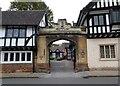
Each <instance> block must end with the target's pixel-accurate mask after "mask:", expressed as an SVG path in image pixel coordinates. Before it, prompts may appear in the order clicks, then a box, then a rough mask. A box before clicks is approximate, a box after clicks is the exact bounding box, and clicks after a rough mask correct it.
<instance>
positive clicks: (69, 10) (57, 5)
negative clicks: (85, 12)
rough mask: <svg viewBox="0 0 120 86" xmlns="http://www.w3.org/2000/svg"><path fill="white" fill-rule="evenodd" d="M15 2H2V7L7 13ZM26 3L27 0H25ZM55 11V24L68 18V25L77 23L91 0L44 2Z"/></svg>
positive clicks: (53, 0) (0, 4)
mask: <svg viewBox="0 0 120 86" xmlns="http://www.w3.org/2000/svg"><path fill="white" fill-rule="evenodd" d="M11 1H13V0H0V7H2V10H3V11H5V10H7V9H8V8H9V6H10V2H11ZM23 1H25V0H23ZM42 1H45V3H46V4H47V5H48V6H49V8H50V9H51V10H52V11H53V15H54V22H57V20H58V19H64V18H66V19H67V21H68V23H72V21H74V22H77V18H78V16H79V12H80V10H81V9H82V8H83V7H85V6H86V5H87V4H88V3H89V2H90V1H91V0H42Z"/></svg>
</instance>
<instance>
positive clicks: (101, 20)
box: [99, 16, 104, 25]
mask: <svg viewBox="0 0 120 86" xmlns="http://www.w3.org/2000/svg"><path fill="white" fill-rule="evenodd" d="M99 23H100V25H104V19H103V16H99Z"/></svg>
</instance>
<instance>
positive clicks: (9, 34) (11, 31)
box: [7, 29, 13, 37]
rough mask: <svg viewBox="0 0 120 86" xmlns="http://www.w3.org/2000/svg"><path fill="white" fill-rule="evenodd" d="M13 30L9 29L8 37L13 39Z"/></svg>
mask: <svg viewBox="0 0 120 86" xmlns="http://www.w3.org/2000/svg"><path fill="white" fill-rule="evenodd" d="M12 33H13V29H7V37H12Z"/></svg>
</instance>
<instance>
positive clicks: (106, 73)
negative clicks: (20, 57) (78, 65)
mask: <svg viewBox="0 0 120 86" xmlns="http://www.w3.org/2000/svg"><path fill="white" fill-rule="evenodd" d="M117 76H120V74H119V73H118V71H81V72H78V73H74V72H73V73H50V74H48V73H2V74H0V78H63V77H65V78H66V77H67V78H69V77H74V78H79V77H81V78H82V77H83V78H86V77H117Z"/></svg>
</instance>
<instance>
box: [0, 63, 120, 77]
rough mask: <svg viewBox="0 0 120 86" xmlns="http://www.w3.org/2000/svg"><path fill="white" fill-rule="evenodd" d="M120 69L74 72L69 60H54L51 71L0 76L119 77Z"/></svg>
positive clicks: (1, 75)
mask: <svg viewBox="0 0 120 86" xmlns="http://www.w3.org/2000/svg"><path fill="white" fill-rule="evenodd" d="M117 76H120V72H119V71H116V70H115V71H95V70H94V71H92V70H90V71H79V72H77V73H75V72H74V70H73V67H72V66H71V63H70V62H69V61H52V62H51V73H1V74H0V78H66V77H67V78H69V77H73V78H82V77H83V78H87V77H117Z"/></svg>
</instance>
